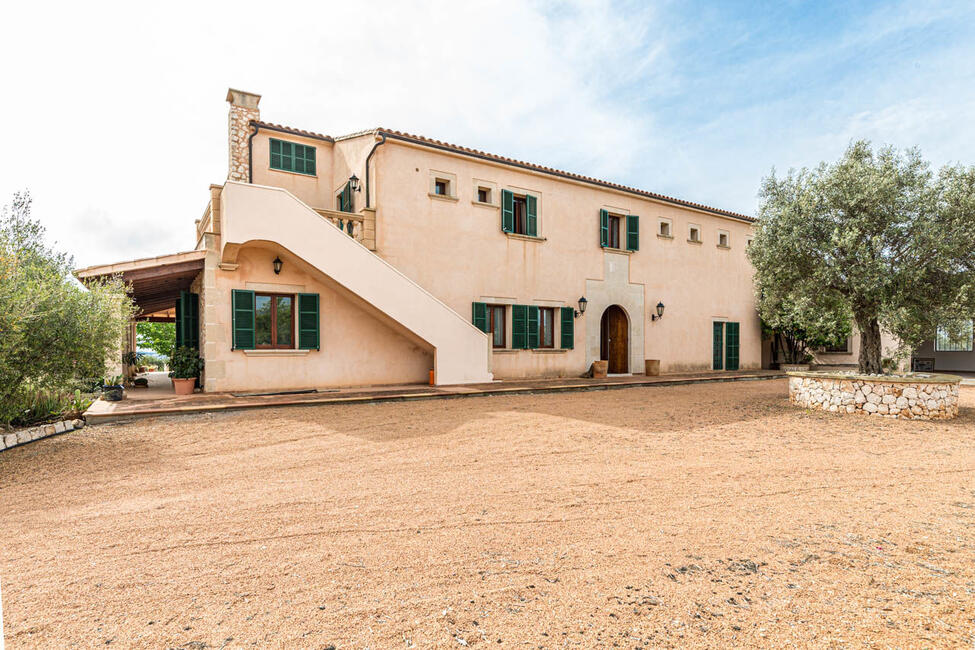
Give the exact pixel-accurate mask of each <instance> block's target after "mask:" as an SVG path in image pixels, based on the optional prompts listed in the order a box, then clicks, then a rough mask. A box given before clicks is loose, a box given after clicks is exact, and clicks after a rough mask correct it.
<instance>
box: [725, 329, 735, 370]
mask: <svg viewBox="0 0 975 650" xmlns="http://www.w3.org/2000/svg"><path fill="white" fill-rule="evenodd" d="M726 328H727V332H726V333H725V355H724V357H725V364H724V366H725V370H738V330H739V325H738V323H727V325H726Z"/></svg>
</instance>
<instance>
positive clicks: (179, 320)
mask: <svg viewBox="0 0 975 650" xmlns="http://www.w3.org/2000/svg"><path fill="white" fill-rule="evenodd" d="M176 347H178V348H181V347H183V306H182V304H181V301H180V299H179V298H177V299H176Z"/></svg>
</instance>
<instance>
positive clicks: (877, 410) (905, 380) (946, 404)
mask: <svg viewBox="0 0 975 650" xmlns="http://www.w3.org/2000/svg"><path fill="white" fill-rule="evenodd" d="M788 375H789V400H790V401H791V402H792V403H793V404H796V405H797V406H801V407H803V408H812V409H821V410H823V411H830V412H831V413H866V414H867V415H881V416H883V417H886V418H898V419H905V420H947V419H949V418H953V417H955V416H956V415H958V384H959V383H961V377H956V376H954V375H934V374H921V373H917V374H906V375H856V374H845V373H821V372H790V373H788Z"/></svg>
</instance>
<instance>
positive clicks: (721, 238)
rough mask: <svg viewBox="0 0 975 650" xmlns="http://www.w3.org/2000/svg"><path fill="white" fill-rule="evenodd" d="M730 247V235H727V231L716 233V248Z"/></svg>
mask: <svg viewBox="0 0 975 650" xmlns="http://www.w3.org/2000/svg"><path fill="white" fill-rule="evenodd" d="M730 247H731V235H729V234H728V231H727V230H719V231H718V248H730Z"/></svg>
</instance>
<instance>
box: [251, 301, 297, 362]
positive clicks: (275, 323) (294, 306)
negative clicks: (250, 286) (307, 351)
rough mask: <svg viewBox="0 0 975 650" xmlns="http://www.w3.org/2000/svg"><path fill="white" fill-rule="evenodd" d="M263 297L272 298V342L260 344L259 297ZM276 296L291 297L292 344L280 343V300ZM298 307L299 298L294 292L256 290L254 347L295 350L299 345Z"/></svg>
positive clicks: (259, 348)
mask: <svg viewBox="0 0 975 650" xmlns="http://www.w3.org/2000/svg"><path fill="white" fill-rule="evenodd" d="M261 297H266V298H271V344H270V345H259V344H258V343H257V338H258V330H257V322H256V320H257V299H258V298H261ZM275 298H291V344H290V345H279V344H278V343H277V340H278V302H277V300H275ZM297 308H298V299H297V297H296V296H295V294H293V293H269V292H266V291H255V292H254V315H255V316H254V318H255V323H254V348H255V349H257V350H294V349H295V345H297V340H296V338H297V337H296V336H295V310H297Z"/></svg>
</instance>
